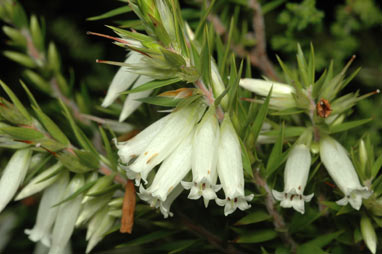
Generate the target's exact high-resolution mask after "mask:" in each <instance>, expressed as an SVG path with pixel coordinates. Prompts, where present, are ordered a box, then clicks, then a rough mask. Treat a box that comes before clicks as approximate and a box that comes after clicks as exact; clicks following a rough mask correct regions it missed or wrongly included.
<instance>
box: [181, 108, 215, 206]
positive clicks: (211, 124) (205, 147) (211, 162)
mask: <svg viewBox="0 0 382 254" xmlns="http://www.w3.org/2000/svg"><path fill="white" fill-rule="evenodd" d="M218 142H219V123H218V120H217V118H216V115H215V108H214V107H210V109H209V110H208V111H207V113H206V114H205V116H204V117H203V119H202V121H201V122H200V123H199V124H198V125H197V127H196V130H195V134H194V138H193V142H192V182H182V185H183V187H184V188H185V189H186V190H189V189H191V190H190V194H189V195H188V198H189V199H199V198H200V197H203V199H204V205H205V206H206V207H207V206H208V202H209V201H210V200H211V199H215V198H216V193H215V192H217V191H218V190H219V189H220V186H217V185H216V180H217V171H216V161H217V152H216V147H217V146H218Z"/></svg>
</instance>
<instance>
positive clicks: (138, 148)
mask: <svg viewBox="0 0 382 254" xmlns="http://www.w3.org/2000/svg"><path fill="white" fill-rule="evenodd" d="M169 118H170V115H167V116H165V117H162V118H161V119H159V120H158V121H156V122H154V123H152V124H151V125H150V126H148V127H147V128H146V129H144V130H143V131H141V132H140V133H139V134H138V135H136V136H135V137H133V138H132V139H130V140H128V141H126V142H117V140H116V139H114V143H115V145H116V147H117V148H118V156H119V159H120V160H121V162H122V163H124V164H127V163H129V162H130V160H131V159H133V158H136V157H138V156H139V154H141V153H142V152H143V150H144V149H145V148H146V147H147V146H148V144H149V143H150V142H151V140H152V139H153V138H154V137H155V136H156V135H158V133H159V131H160V130H162V128H163V126H165V125H166V124H167V120H168V119H169Z"/></svg>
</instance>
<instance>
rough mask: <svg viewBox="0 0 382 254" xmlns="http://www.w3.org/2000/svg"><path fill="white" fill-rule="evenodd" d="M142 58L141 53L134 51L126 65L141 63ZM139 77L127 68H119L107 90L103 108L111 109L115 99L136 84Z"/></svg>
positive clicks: (127, 59)
mask: <svg viewBox="0 0 382 254" xmlns="http://www.w3.org/2000/svg"><path fill="white" fill-rule="evenodd" d="M141 58H142V56H141V54H140V53H137V52H134V51H132V52H131V53H130V54H129V56H128V57H127V58H126V61H125V63H127V64H135V63H137V62H140V61H141ZM138 76H139V75H138V74H136V73H134V72H130V71H129V70H128V68H127V67H121V68H119V70H118V71H117V73H116V74H115V76H114V78H113V80H112V81H111V84H110V86H109V89H108V90H107V94H106V97H105V99H104V101H103V102H102V107H105V108H106V107H109V106H110V105H111V104H112V103H113V102H114V101H115V99H117V98H118V96H119V95H120V93H121V92H123V91H125V90H127V89H128V88H129V87H130V86H131V85H132V84H133V83H134V81H135V80H136V79H137V78H138Z"/></svg>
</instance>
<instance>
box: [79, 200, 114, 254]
mask: <svg viewBox="0 0 382 254" xmlns="http://www.w3.org/2000/svg"><path fill="white" fill-rule="evenodd" d="M104 210H105V211H106V213H105V214H104V216H103V217H102V220H101V221H99V222H98V223H97V224H98V225H97V228H96V229H95V231H94V232H93V234H92V235H91V237H90V239H89V242H88V245H87V246H86V253H89V252H90V251H91V250H92V249H93V248H94V247H95V246H96V245H97V244H98V243H99V242H100V241H101V240H102V239H103V238H104V237H105V234H106V233H107V232H108V231H109V230H110V229H111V228H112V226H113V225H114V221H115V219H114V218H113V217H112V216H110V215H108V214H107V211H108V207H105V208H104Z"/></svg>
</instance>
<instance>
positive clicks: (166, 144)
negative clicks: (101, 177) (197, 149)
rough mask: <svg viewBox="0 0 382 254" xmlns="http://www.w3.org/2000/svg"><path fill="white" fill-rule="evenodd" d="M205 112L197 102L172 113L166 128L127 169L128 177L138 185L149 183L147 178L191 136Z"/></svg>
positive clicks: (202, 106)
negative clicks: (141, 182) (141, 181)
mask: <svg viewBox="0 0 382 254" xmlns="http://www.w3.org/2000/svg"><path fill="white" fill-rule="evenodd" d="M203 111H204V105H203V104H201V103H199V102H196V103H194V104H192V105H188V106H185V107H183V108H181V109H179V110H176V111H175V112H172V113H171V114H170V116H169V118H168V120H167V121H166V124H165V126H164V127H163V128H162V129H161V130H160V131H159V132H158V134H157V135H156V136H155V137H154V138H153V139H152V140H151V142H150V143H149V144H148V146H147V147H146V148H145V149H144V150H143V151H142V153H141V154H140V155H139V156H138V158H137V159H136V160H135V161H134V162H133V163H132V164H131V165H129V166H128V167H127V172H126V174H127V176H128V177H129V178H130V179H133V178H134V179H135V181H136V184H137V185H139V183H140V180H141V179H142V180H143V181H144V182H145V183H147V181H146V177H147V175H148V173H150V171H151V170H152V169H153V168H154V167H155V166H156V165H158V164H159V163H161V162H162V161H163V160H164V159H165V158H167V156H169V155H170V154H171V153H172V152H173V151H174V150H175V149H176V147H177V146H178V145H179V144H180V143H181V142H182V140H184V139H185V138H186V137H187V136H188V134H190V132H191V131H192V130H193V128H194V125H195V123H196V122H197V121H198V120H199V118H200V114H201V113H203Z"/></svg>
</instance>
